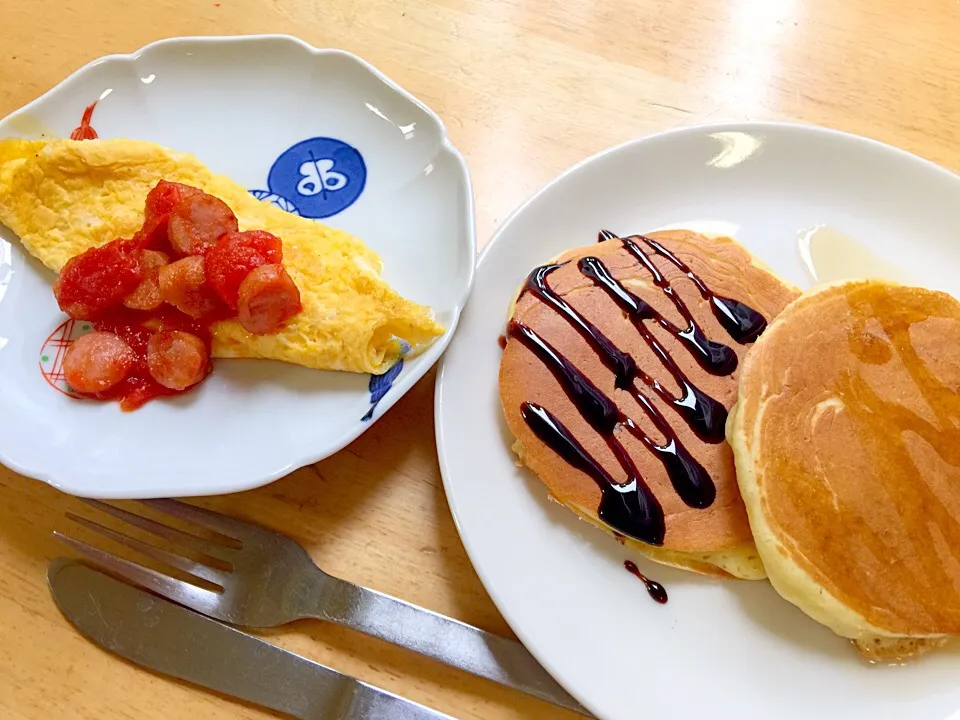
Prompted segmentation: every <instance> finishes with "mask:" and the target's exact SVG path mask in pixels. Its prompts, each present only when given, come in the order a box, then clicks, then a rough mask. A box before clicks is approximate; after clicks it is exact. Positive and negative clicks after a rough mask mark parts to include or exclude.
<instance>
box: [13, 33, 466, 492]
mask: <svg viewBox="0 0 960 720" xmlns="http://www.w3.org/2000/svg"><path fill="white" fill-rule="evenodd" d="M95 100H99V103H98V104H97V106H96V109H95V111H94V114H93V127H94V128H95V129H96V130H97V131H98V132H99V134H100V136H101V137H104V138H111V137H128V138H135V139H140V140H152V141H154V142H158V143H162V144H164V145H166V146H169V147H171V148H174V149H176V150H180V151H186V152H192V153H194V154H196V155H197V157H199V158H200V160H201V161H203V162H204V163H206V164H207V165H208V166H209V167H210V168H212V169H213V170H214V171H215V172H220V173H225V174H227V175H229V176H230V177H232V178H233V179H234V180H236V181H237V182H240V183H242V184H243V185H245V186H246V187H247V188H249V189H250V190H251V191H256V193H258V194H259V195H260V196H261V197H266V198H269V199H271V200H272V201H273V202H275V203H277V204H280V205H281V206H283V207H285V209H290V208H296V210H297V211H298V212H299V213H300V214H301V215H305V216H307V217H317V218H319V217H323V218H324V219H323V222H325V223H327V224H329V225H332V226H334V227H338V228H342V229H344V230H347V231H349V232H352V233H354V234H356V235H358V236H360V237H362V238H363V239H364V240H365V241H366V242H367V243H368V244H369V245H370V246H371V247H372V248H373V249H375V250H376V251H377V252H379V253H380V254H381V255H382V257H383V260H384V277H385V278H386V279H387V281H389V282H390V283H391V285H393V287H394V288H395V289H396V290H397V291H398V292H400V293H401V294H403V295H405V296H406V297H409V298H411V299H412V300H415V301H417V302H420V303H423V304H426V305H429V306H431V307H433V308H434V310H435V311H436V316H437V319H438V320H439V321H440V322H441V323H443V324H444V325H445V326H446V327H447V332H446V334H445V335H443V337H441V338H439V339H438V340H437V342H436V343H435V344H434V345H433V346H432V347H430V348H429V349H428V350H427V351H426V352H425V353H423V354H421V355H420V356H418V357H415V358H412V359H410V360H409V361H408V362H406V363H404V364H403V366H402V367H398V368H396V369H395V370H391V372H390V373H388V374H387V375H385V376H383V377H382V378H381V379H379V380H377V381H375V382H374V381H372V379H371V377H370V376H368V375H360V374H352V373H336V372H318V371H315V370H308V369H306V368H301V367H296V366H293V365H287V364H284V363H280V362H267V361H262V360H219V361H217V362H216V369H215V372H214V374H213V376H212V377H211V378H210V379H209V380H208V381H206V382H205V383H203V385H202V386H201V387H200V388H198V389H197V390H196V391H194V392H192V393H188V394H187V395H184V396H182V397H180V398H178V399H175V400H160V401H155V402H151V403H149V404H147V405H146V406H145V407H143V408H141V409H140V410H137V411H136V412H133V413H123V412H121V411H120V410H119V407H118V405H117V404H116V403H98V402H83V401H79V400H74V399H72V398H69V397H67V396H66V395H64V394H62V393H61V392H58V391H57V390H55V389H54V388H52V387H51V385H50V384H49V383H48V381H47V379H50V380H52V382H53V383H54V384H56V362H57V360H56V359H57V352H58V350H60V349H61V348H60V347H59V345H60V344H61V343H59V342H58V341H59V339H60V338H61V337H62V334H63V333H62V331H58V327H59V326H60V324H61V323H62V322H63V321H64V320H65V319H66V318H65V317H64V316H63V314H62V313H60V311H59V310H58V308H57V305H56V302H55V300H54V297H53V292H52V290H51V284H52V282H53V279H54V276H53V274H52V273H50V272H49V271H47V270H45V269H44V268H43V267H42V266H41V265H40V264H39V263H38V262H36V261H34V260H33V259H32V258H30V257H29V256H28V255H27V254H26V253H25V252H24V251H23V250H22V248H21V247H20V244H19V242H18V240H17V238H16V236H15V235H14V234H13V233H11V232H10V231H9V230H7V229H5V228H2V226H0V408H2V409H0V462H2V463H4V464H5V465H8V466H9V467H11V468H13V469H14V470H17V471H19V472H21V473H24V474H26V475H30V476H33V477H36V478H39V479H42V480H46V481H48V482H50V483H51V484H53V485H55V486H57V487H59V488H61V489H63V490H65V491H67V492H70V493H75V494H80V495H87V496H92V497H114V498H116V497H127V498H131V497H151V496H162V495H201V494H218V493H227V492H235V491H239V490H245V489H248V488H251V487H256V486H258V485H262V484H264V483H267V482H269V481H271V480H273V479H276V478H278V477H280V476H282V475H284V474H286V473H289V472H291V471H292V470H295V469H296V468H298V467H301V466H303V465H306V464H308V463H311V462H315V461H317V460H320V459H322V458H324V457H326V456H328V455H330V454H332V453H334V452H336V451H337V450H339V449H340V448H342V447H343V446H344V445H346V444H347V443H348V442H350V441H351V440H353V439H354V438H356V437H357V436H358V435H360V433H362V432H363V431H364V430H365V429H366V428H367V427H369V426H370V423H371V422H372V421H373V420H374V419H376V418H377V417H379V416H380V415H381V414H383V413H384V412H385V411H386V410H387V409H388V408H389V407H390V406H391V405H393V404H394V403H395V402H396V401H397V399H398V398H399V397H400V396H401V395H403V393H405V392H406V391H407V390H408V389H409V388H410V387H411V386H412V385H413V384H414V383H415V382H416V381H417V380H418V379H420V377H422V376H423V374H424V373H425V372H426V371H427V370H428V369H429V368H430V366H431V365H432V364H433V363H434V362H435V361H436V360H437V358H438V357H439V356H440V353H441V352H443V350H444V348H445V347H446V346H447V343H448V342H449V341H450V337H451V335H452V334H453V331H454V329H455V328H456V325H457V320H458V317H459V315H460V310H461V308H462V306H463V304H464V302H465V301H466V298H467V295H468V294H469V292H470V287H471V285H472V282H473V269H474V259H475V252H476V239H475V236H474V221H473V196H472V192H471V189H470V179H469V175H468V172H467V167H466V164H465V163H464V161H463V158H462V157H461V156H460V154H459V153H458V152H457V150H456V149H455V148H454V147H453V146H452V145H451V144H450V141H449V140H448V138H447V135H446V132H445V131H444V128H443V124H442V123H441V122H440V119H439V118H438V117H437V116H436V115H435V114H434V113H432V112H431V111H430V110H429V109H427V108H426V107H425V106H424V105H423V104H422V103H420V102H418V101H417V100H416V99H415V98H413V97H412V96H411V95H409V94H408V93H407V92H405V91H404V90H402V89H401V88H400V87H398V86H397V85H396V84H395V83H393V82H392V81H390V80H389V79H388V78H386V77H385V76H383V75H382V74H381V73H380V72H378V71H377V70H375V69H374V68H373V67H371V66H370V65H368V64H367V63H365V62H364V61H363V60H360V59H359V58H357V57H355V56H353V55H350V54H349V53H345V52H341V51H338V50H317V49H315V48H313V47H310V46H309V45H307V44H306V43H304V42H302V41H300V40H297V39H295V38H292V37H286V36H256V37H237V38H177V39H172V40H164V41H161V42H158V43H154V44H152V45H148V46H147V47H145V48H143V49H142V50H140V51H138V52H136V53H133V54H131V55H114V56H110V57H105V58H101V59H100V60H96V61H94V62H92V63H90V64H89V65H87V66H86V67H84V68H83V69H81V70H79V71H78V72H76V73H74V74H73V75H71V76H70V77H69V78H67V79H66V80H64V81H63V82H62V83H60V85H58V86H57V87H56V88H54V89H53V90H51V91H50V92H48V93H46V94H45V95H43V96H42V97H40V98H39V99H37V100H35V101H34V102H32V103H30V104H29V105H27V106H26V107H24V108H23V109H22V110H19V111H17V112H15V113H14V114H13V115H11V116H9V117H8V118H6V119H5V120H3V121H2V122H0V137H3V136H10V135H20V136H27V137H29V136H37V135H41V134H49V135H54V136H66V135H69V133H70V131H71V130H72V129H73V128H74V127H76V126H77V125H78V123H79V120H80V116H81V114H82V112H83V109H84V107H86V106H87V105H88V104H90V103H91V102H93V101H95ZM310 158H313V161H314V165H313V166H312V168H313V169H311V168H310V167H307V165H308V164H309V160H310ZM305 167H306V168H307V170H308V172H307V173H306V174H304V170H303V169H304V168H305ZM320 183H322V184H323V186H324V187H323V192H316V190H317V188H318V187H319V184H320ZM301 191H303V192H301ZM48 339H49V341H48ZM44 358H46V359H44ZM397 371H399V376H398V375H397ZM51 376H52V377H51ZM381 396H382V397H381ZM378 398H379V401H378V402H377V400H378ZM374 406H375V407H374ZM371 411H372V413H371Z"/></svg>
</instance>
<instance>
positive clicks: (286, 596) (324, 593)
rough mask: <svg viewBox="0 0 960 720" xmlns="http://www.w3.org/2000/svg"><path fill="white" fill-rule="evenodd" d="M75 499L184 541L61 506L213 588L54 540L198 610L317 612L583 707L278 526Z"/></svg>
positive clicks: (493, 647) (511, 648) (523, 666)
mask: <svg viewBox="0 0 960 720" xmlns="http://www.w3.org/2000/svg"><path fill="white" fill-rule="evenodd" d="M83 502H85V503H86V504H88V505H90V506H91V507H93V508H96V509H97V510H100V511H102V512H104V513H106V514H108V515H110V516H112V517H114V518H116V519H117V520H120V521H122V522H125V523H128V524H130V525H133V526H135V527H137V528H140V529H141V530H145V531H146V532H148V533H151V534H153V535H155V536H157V537H160V538H163V539H165V540H167V541H169V542H170V543H171V544H172V545H174V546H176V547H177V549H178V550H181V549H184V550H186V551H191V552H192V553H193V554H194V557H196V558H198V559H196V560H194V559H191V558H188V557H186V556H185V555H184V554H177V553H174V552H169V551H167V550H163V549H161V548H159V547H155V546H154V545H151V544H149V543H146V542H143V541H142V540H139V539H137V538H134V537H131V536H130V535H127V534H124V533H122V532H118V531H116V530H112V529H111V528H108V527H106V526H104V525H101V524H100V523H98V522H95V521H93V520H89V519H87V518H84V517H81V516H79V515H75V514H74V513H71V512H68V513H67V517H68V518H69V519H70V520H72V521H73V522H76V523H78V524H79V525H82V526H83V527H85V528H87V529H88V530H91V531H93V532H95V533H97V534H99V535H101V536H103V537H105V538H108V539H110V540H113V541H114V542H117V543H119V544H122V545H125V546H126V547H128V548H131V549H132V550H135V551H137V552H139V553H141V554H143V555H145V556H147V557H149V558H152V559H154V560H156V561H158V562H160V563H164V564H166V565H168V566H170V567H173V568H177V569H178V570H181V571H183V572H185V573H187V574H188V575H191V576H193V577H194V578H198V579H199V580H202V581H205V582H206V583H209V584H210V585H212V586H215V587H216V589H207V588H205V587H200V586H199V585H196V584H193V583H189V582H185V581H183V580H179V579H177V578H174V577H171V576H170V575H165V574H163V573H161V572H158V571H156V570H153V569H151V568H147V567H144V566H142V565H139V564H137V563H135V562H132V561H130V560H127V559H125V558H122V557H118V556H116V555H113V554H111V553H109V552H106V551H105V550H101V549H100V548H97V547H94V546H93V545H89V544H88V543H86V542H83V541H82V540H77V539H76V538H72V537H70V536H69V535H65V534H63V533H61V532H58V531H54V535H55V536H56V537H57V538H58V539H59V540H61V541H62V542H64V543H66V544H67V545H68V546H70V547H72V548H73V549H74V550H76V551H77V552H79V553H80V554H81V555H83V556H85V557H87V558H88V559H90V560H92V561H93V562H94V563H96V564H99V565H100V566H101V567H103V568H104V569H106V570H108V571H112V572H114V573H116V574H118V575H120V576H122V577H124V578H126V579H128V580H130V581H132V582H134V583H136V584H138V585H140V586H142V587H144V588H146V589H148V590H151V591H153V592H154V593H156V594H157V595H161V596H163V597H165V598H167V599H169V600H172V601H174V602H177V603H180V604H181V605H184V606H186V607H188V608H190V609H192V610H195V611H196V612H199V613H202V614H203V615H207V616H209V617H212V618H215V619H217V620H221V621H223V622H226V623H230V624H232V625H240V626H244V627H251V628H267V627H276V626H278V625H284V624H286V623H289V622H293V621H294V620H301V619H304V618H318V619H321V620H327V621H329V622H332V623H336V624H338V625H343V626H345V627H349V628H353V629H354V630H359V631H360V632H363V633H366V634H367V635H372V636H374V637H378V638H381V639H382V640H386V641H387V642H390V643H393V644H395V645H399V646H401V647H404V648H407V649H409V650H413V651H414V652H417V653H419V654H421V655H425V656H427V657H431V658H434V659H435V660H439V661H440V662H442V663H445V664H447V665H450V666H452V667H456V668H459V669H461V670H465V671H467V672H469V673H472V674H474V675H478V676H479V677H483V678H487V679H488V680H493V681H494V682H497V683H500V684H501V685H505V686H507V687H511V688H515V689H517V690H520V691H522V692H524V693H527V694H529V695H533V696H534V697H537V698H540V699H541V700H546V701H547V702H551V703H554V704H555V705H559V706H561V707H564V708H567V709H570V710H573V711H575V712H578V713H581V714H583V715H589V713H588V712H587V711H586V710H585V709H584V708H583V707H582V706H581V705H580V704H579V703H578V702H577V701H576V700H574V699H573V698H572V697H571V696H570V695H569V694H568V693H567V692H566V691H565V690H564V689H563V688H561V687H560V685H559V684H558V683H557V682H556V681H555V680H554V679H553V678H552V677H550V675H549V674H547V672H546V670H544V669H543V667H542V666H541V665H540V664H539V663H538V662H537V661H536V660H535V659H534V657H533V656H532V655H531V654H530V653H529V652H528V651H527V650H526V648H524V647H523V645H521V644H520V643H518V642H515V641H513V640H508V639H506V638H503V637H500V636H499V635H494V634H492V633H489V632H486V631H484V630H480V629H479V628H476V627H473V626H472V625H467V624H466V623H462V622H460V621H459V620H454V619H452V618H448V617H445V616H443V615H440V614H438V613H435V612H432V611H430V610H427V609H425V608H422V607H418V606H416V605H413V604H411V603H408V602H404V601H403V600H399V599H397V598H394V597H391V596H389V595H385V594H383V593H380V592H377V591H376V590H371V589H370V588H365V587H362V586H360V585H356V584H354V583H351V582H348V581H346V580H342V579H340V578H337V577H334V576H333V575H329V574H328V573H326V572H324V571H323V570H321V569H320V568H319V567H317V565H316V564H314V562H313V560H312V559H311V557H310V555H309V554H307V551H306V550H304V549H303V548H302V547H301V546H300V545H298V544H297V543H296V542H295V541H293V540H291V539H290V538H288V537H286V536H284V535H281V534H280V533H277V532H274V531H272V530H268V529H266V528H263V527H260V526H258V525H254V524H252V523H248V522H244V521H242V520H237V519H235V518H231V517H227V516H226V515H221V514H219V513H215V512H212V511H210V510H206V509H203V508H200V507H197V506H195V505H188V504H186V503H182V502H178V501H176V500H169V499H158V500H141V501H140V502H141V503H142V504H143V505H145V506H147V507H149V508H151V509H153V510H155V511H158V512H159V513H161V514H164V515H167V516H169V517H172V518H176V519H178V520H181V521H185V522H187V523H190V524H192V525H195V526H199V527H200V528H203V529H205V530H206V531H208V532H212V533H213V534H214V535H215V537H213V538H209V539H208V538H203V537H200V536H198V535H195V534H193V533H188V532H184V531H183V530H179V529H177V528H174V527H171V526H169V525H166V524H164V523H161V522H158V521H156V520H152V519H150V518H147V517H143V516H142V515H138V514H136V513H133V512H130V511H128V510H124V509H122V508H118V507H114V506H113V505H108V504H106V503H103V502H100V501H98V500H89V499H83Z"/></svg>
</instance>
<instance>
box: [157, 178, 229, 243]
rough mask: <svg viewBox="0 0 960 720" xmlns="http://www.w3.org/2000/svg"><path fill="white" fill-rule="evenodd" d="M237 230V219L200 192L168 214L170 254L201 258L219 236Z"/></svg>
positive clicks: (212, 197)
mask: <svg viewBox="0 0 960 720" xmlns="http://www.w3.org/2000/svg"><path fill="white" fill-rule="evenodd" d="M236 231H237V216H236V215H234V214H233V210H231V209H230V207H229V206H228V205H227V204H226V203H225V202H224V201H223V200H221V199H220V198H216V197H214V196H213V195H207V194H206V193H204V192H200V193H197V194H196V195H190V196H188V197H185V198H184V199H183V200H181V202H180V203H179V204H178V205H177V206H176V207H175V208H174V209H173V212H171V213H170V223H169V225H168V227H167V235H168V236H169V238H170V245H171V246H172V247H173V250H174V252H176V253H178V254H180V255H202V254H203V253H204V252H206V251H207V250H208V249H210V248H211V247H213V246H214V245H216V244H217V240H219V239H220V236H221V235H223V234H224V233H228V232H236Z"/></svg>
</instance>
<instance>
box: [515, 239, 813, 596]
mask: <svg viewBox="0 0 960 720" xmlns="http://www.w3.org/2000/svg"><path fill="white" fill-rule="evenodd" d="M604 236H605V237H609V238H611V239H607V240H606V241H604V242H600V243H599V244H595V245H590V246H588V247H583V248H577V249H574V250H570V251H568V252H565V253H564V254H562V255H561V256H560V257H559V258H556V259H555V260H554V261H553V262H552V263H551V264H550V265H548V266H544V267H543V268H538V269H536V270H534V272H533V273H532V274H531V275H530V278H529V279H528V281H527V284H526V285H525V286H524V287H525V288H527V290H526V291H523V290H521V292H520V294H519V297H518V298H517V299H516V300H515V302H514V304H513V305H512V306H511V311H510V317H511V319H510V322H509V323H508V332H507V342H506V346H505V348H504V352H503V358H502V360H501V364H500V399H501V402H502V404H503V411H504V416H505V418H506V421H507V425H508V426H509V428H510V431H511V432H512V433H513V435H514V436H515V438H516V439H517V442H516V443H515V444H514V450H515V451H516V452H517V454H518V456H519V459H520V462H521V463H522V464H524V465H526V466H528V467H529V468H530V469H531V470H532V471H533V472H534V473H535V474H536V475H537V476H538V477H539V478H540V479H541V480H542V481H543V483H544V484H545V485H546V486H547V489H548V490H549V492H550V494H551V496H552V497H553V498H554V499H556V500H557V501H558V502H560V503H562V504H563V505H565V506H566V507H567V508H569V509H571V510H573V511H574V512H575V513H577V515H579V516H580V517H581V518H583V519H584V520H586V521H588V522H591V523H593V524H594V525H597V526H598V527H600V528H602V529H605V530H606V531H608V532H612V533H614V534H615V535H617V536H618V537H620V538H622V539H623V541H624V542H625V543H627V544H629V545H631V546H632V547H635V548H636V549H637V550H639V551H640V552H642V553H644V554H646V555H648V556H649V557H650V558H651V559H653V560H655V561H657V562H661V563H664V564H667V565H673V566H676V567H682V568H686V569H689V570H694V571H696V572H700V573H703V574H707V575H714V576H721V577H731V576H733V577H741V578H762V577H764V576H765V575H764V570H763V566H762V564H761V562H760V560H759V558H758V556H757V552H756V549H755V547H754V545H753V540H752V537H751V534H750V528H749V524H748V521H747V515H746V511H745V509H744V506H743V502H742V501H741V499H740V494H739V490H738V488H737V482H736V478H735V474H734V463H733V454H732V452H731V449H730V447H729V446H728V445H727V443H726V442H725V440H724V429H723V427H722V426H723V424H724V421H725V419H726V408H729V407H730V406H731V405H732V404H733V403H734V401H735V400H736V392H737V380H736V368H737V365H738V363H739V362H740V360H741V359H742V357H743V356H744V354H745V353H746V351H747V349H748V348H749V347H750V343H751V342H752V341H753V339H755V337H756V335H757V334H758V333H759V332H762V330H763V328H764V327H765V325H766V322H765V319H766V320H769V319H772V318H773V317H775V316H776V315H777V314H778V313H779V312H780V311H781V310H782V309H783V308H784V307H786V306H787V305H788V304H789V303H790V302H791V301H792V300H793V299H794V298H795V297H796V296H797V295H799V291H798V290H796V289H795V288H793V287H791V286H790V285H788V284H786V283H785V282H783V281H782V280H780V279H779V278H777V277H776V276H775V275H774V274H773V273H771V272H770V271H769V270H768V269H766V268H765V267H763V266H762V265H761V264H760V263H759V261H757V260H755V259H754V258H753V257H752V256H751V255H750V253H749V252H747V251H746V250H745V249H744V248H743V247H742V246H740V245H739V244H737V243H736V242H735V241H734V240H732V239H730V238H722V237H707V236H704V235H699V234H696V233H693V232H689V231H686V230H674V231H666V232H655V233H651V234H649V235H648V236H643V237H641V236H634V237H632V238H625V239H619V238H616V237H615V236H612V234H606V235H602V237H604ZM658 283H659V285H658ZM538 288H539V289H538ZM724 312H726V313H728V314H729V317H727V316H725V315H724ZM578 318H579V319H578ZM721 319H723V320H724V322H725V323H726V325H724V324H722V323H721V321H720V320H721ZM581 320H583V321H585V323H587V324H583V323H582V322H581ZM691 323H692V326H691ZM591 328H592V329H591ZM694 330H696V332H694ZM644 335H646V337H645V336H644ZM735 338H739V340H740V341H737V339H735ZM655 348H657V349H659V351H660V352H661V355H660V356H658V355H657V354H656V351H655ZM697 348H700V349H699V350H698V349H697ZM681 383H682V384H683V387H681ZM631 483H632V484H631Z"/></svg>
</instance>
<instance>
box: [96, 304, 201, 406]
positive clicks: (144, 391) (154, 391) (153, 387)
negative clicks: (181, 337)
mask: <svg viewBox="0 0 960 720" xmlns="http://www.w3.org/2000/svg"><path fill="white" fill-rule="evenodd" d="M213 322H216V320H215V319H213V318H204V319H202V320H195V319H194V318H191V317H189V316H187V315H184V314H183V313H181V312H179V311H178V310H175V309H174V308H165V307H163V308H160V309H158V310H154V311H152V312H149V313H145V312H141V311H138V310H128V309H122V310H113V311H111V312H110V313H108V314H107V315H105V316H103V317H102V318H101V319H99V320H94V321H93V322H92V323H91V324H92V325H93V328H94V330H102V331H105V332H112V333H114V334H116V335H119V336H120V337H121V338H122V339H123V340H124V341H125V342H126V343H127V345H129V346H130V347H131V348H132V349H133V352H134V353H135V354H136V356H137V361H136V363H134V365H133V368H132V369H131V370H130V372H129V373H128V374H127V377H126V378H124V379H123V380H121V381H120V382H119V383H118V384H117V385H114V386H113V387H112V388H110V389H109V390H107V391H106V392H102V393H97V394H95V395H90V396H89V397H92V398H94V399H96V400H119V401H120V408H121V409H122V410H128V411H129V410H136V409H137V408H139V407H140V406H142V405H143V404H145V403H147V402H149V401H150V400H153V399H154V398H157V397H165V396H171V395H182V394H183V393H184V392H187V391H185V390H171V389H170V388H166V387H164V386H163V385H161V384H160V383H158V382H157V381H156V380H155V379H154V378H153V376H152V375H151V374H150V370H149V369H148V368H147V343H148V342H150V337H151V336H152V335H154V334H155V333H157V332H160V331H161V330H185V331H186V332H189V333H191V334H193V335H196V336H197V337H198V338H200V339H201V340H203V342H204V345H206V347H207V352H208V353H209V352H210V339H211V335H210V326H211V325H212V323H213ZM212 369H213V366H212V365H208V370H207V374H209V373H210V371H211V370H212Z"/></svg>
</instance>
